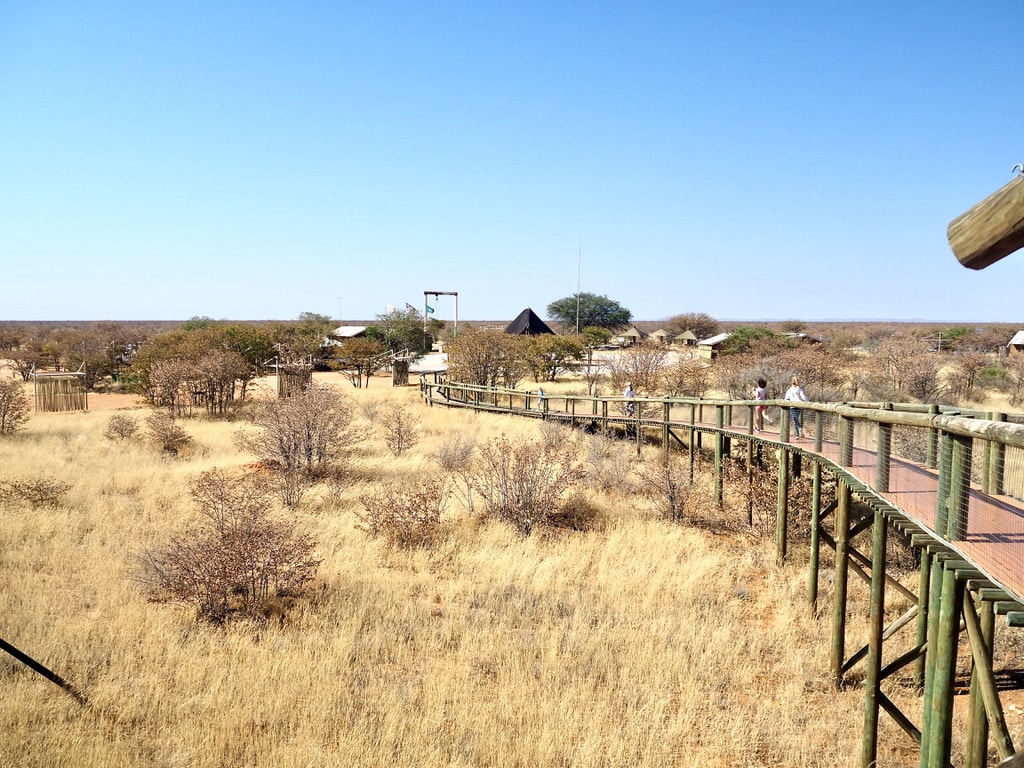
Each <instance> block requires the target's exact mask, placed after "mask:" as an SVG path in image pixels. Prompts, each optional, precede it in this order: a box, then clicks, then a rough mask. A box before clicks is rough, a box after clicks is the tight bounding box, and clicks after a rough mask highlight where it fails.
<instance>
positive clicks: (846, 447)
mask: <svg viewBox="0 0 1024 768" xmlns="http://www.w3.org/2000/svg"><path fill="white" fill-rule="evenodd" d="M852 464H853V420H852V419H849V418H847V417H846V416H840V417H839V466H841V467H849V466H851V465H852Z"/></svg>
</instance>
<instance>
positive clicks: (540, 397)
mask: <svg viewBox="0 0 1024 768" xmlns="http://www.w3.org/2000/svg"><path fill="white" fill-rule="evenodd" d="M537 410H538V411H543V410H544V390H543V389H542V388H540V387H537Z"/></svg>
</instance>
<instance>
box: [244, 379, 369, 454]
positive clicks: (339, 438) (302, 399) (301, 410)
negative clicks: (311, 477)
mask: <svg viewBox="0 0 1024 768" xmlns="http://www.w3.org/2000/svg"><path fill="white" fill-rule="evenodd" d="M252 423H253V424H254V425H255V426H256V427H258V428H259V429H258V431H256V432H241V433H239V434H238V436H237V441H238V444H239V446H240V447H241V448H243V449H245V450H247V451H251V452H252V453H254V454H256V456H258V457H259V458H260V459H262V460H264V461H268V462H271V463H272V464H274V465H276V466H278V467H281V468H283V469H286V470H295V469H299V468H301V467H313V466H316V465H318V464H328V463H330V462H331V461H332V460H334V459H335V458H337V457H338V456H340V455H342V454H343V453H345V451H347V450H348V448H349V447H350V446H351V444H352V443H353V442H355V440H356V435H355V433H354V432H353V431H352V428H351V424H352V408H351V405H350V404H349V401H348V399H347V398H346V397H345V396H344V395H342V394H341V393H340V392H336V391H334V390H332V389H329V388H327V387H322V386H313V387H310V388H309V389H306V390H304V391H303V392H301V393H299V394H297V395H294V396H292V397H288V398H283V399H279V400H270V401H266V402H262V403H259V404H258V405H257V407H256V408H254V409H253V412H252Z"/></svg>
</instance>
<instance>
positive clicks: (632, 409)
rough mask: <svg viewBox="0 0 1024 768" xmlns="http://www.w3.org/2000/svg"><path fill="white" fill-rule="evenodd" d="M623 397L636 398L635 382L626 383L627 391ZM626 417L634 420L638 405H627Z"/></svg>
mask: <svg viewBox="0 0 1024 768" xmlns="http://www.w3.org/2000/svg"><path fill="white" fill-rule="evenodd" d="M622 396H623V397H628V398H634V397H636V392H634V391H633V382H631V381H627V382H626V391H625V392H623V393H622ZM626 415H627V416H629V417H630V418H632V417H633V416H636V403H626Z"/></svg>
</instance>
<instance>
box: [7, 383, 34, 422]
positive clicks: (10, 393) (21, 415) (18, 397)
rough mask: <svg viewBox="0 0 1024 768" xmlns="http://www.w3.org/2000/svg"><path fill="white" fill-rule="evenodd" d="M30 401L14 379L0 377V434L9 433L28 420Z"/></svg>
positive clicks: (23, 389) (30, 407) (20, 385)
mask: <svg viewBox="0 0 1024 768" xmlns="http://www.w3.org/2000/svg"><path fill="white" fill-rule="evenodd" d="M31 410H32V403H31V402H30V401H29V399H28V395H26V394H25V388H24V387H23V386H22V384H21V382H19V381H17V380H16V379H0V435H9V434H10V433H11V432H14V431H15V430H16V429H18V428H20V427H21V426H23V425H24V424H25V422H26V421H28V415H29V412H30V411H31Z"/></svg>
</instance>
